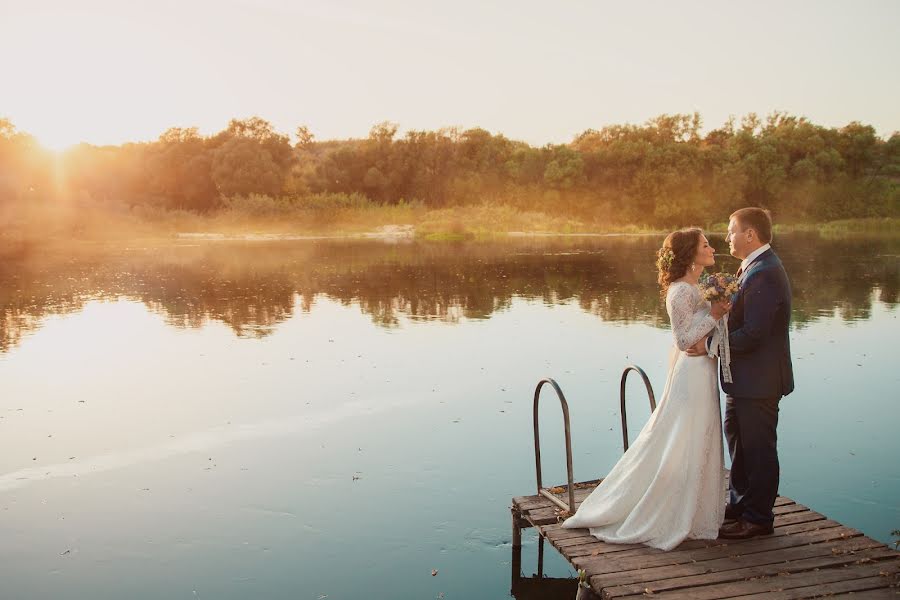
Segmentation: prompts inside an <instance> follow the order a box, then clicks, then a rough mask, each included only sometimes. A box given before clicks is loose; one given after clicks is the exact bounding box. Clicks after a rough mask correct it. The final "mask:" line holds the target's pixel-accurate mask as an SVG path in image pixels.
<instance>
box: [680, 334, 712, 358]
mask: <svg viewBox="0 0 900 600" xmlns="http://www.w3.org/2000/svg"><path fill="white" fill-rule="evenodd" d="M706 339H707V338H703V339H701V340H700V341H699V342H697V343H696V344H694V345H693V346H691V347H690V348H688V349H687V350H685V351H684V353H685V354H687V355H688V356H706V354H707V353H706Z"/></svg>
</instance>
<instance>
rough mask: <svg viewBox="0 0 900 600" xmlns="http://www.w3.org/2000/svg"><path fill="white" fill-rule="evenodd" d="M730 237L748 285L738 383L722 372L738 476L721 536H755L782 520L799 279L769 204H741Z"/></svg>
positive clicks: (735, 326)
mask: <svg viewBox="0 0 900 600" xmlns="http://www.w3.org/2000/svg"><path fill="white" fill-rule="evenodd" d="M725 240H726V241H727V242H728V244H729V249H730V250H731V255H732V256H734V257H735V258H739V259H741V267H740V269H738V273H737V276H738V281H739V282H740V290H739V291H738V293H737V295H736V297H735V299H734V303H733V306H732V309H731V312H730V313H729V314H728V331H729V344H730V351H731V374H732V381H733V383H726V382H725V378H724V377H722V389H723V390H724V391H725V393H726V398H725V438H726V440H727V441H728V451H729V453H730V454H731V482H730V489H729V502H728V506H727V507H726V509H725V524H724V525H723V526H722V528H721V529H720V530H719V537H722V538H727V539H747V538H752V537H756V536H759V535H767V534H770V533H772V524H773V522H774V520H775V517H774V514H773V513H772V507H773V506H774V504H775V498H776V496H777V495H778V474H779V469H778V447H777V435H776V428H777V426H778V402H779V401H780V400H781V397H782V396H786V395H788V394H790V393H791V392H792V391H793V390H794V375H793V370H792V368H791V356H790V341H789V339H788V325H789V324H790V320H791V286H790V283H789V282H788V278H787V274H786V273H785V271H784V266H782V264H781V260H779V258H778V256H777V255H776V254H775V252H773V251H772V249H771V248H770V247H769V242H770V241H771V240H772V220H771V218H770V217H769V213H768V211H766V210H763V209H761V208H742V209H740V210H738V211H735V212H734V213H733V214H732V215H731V218H730V220H729V222H728V235H727V236H726V237H725ZM707 344H708V342H707ZM705 350H706V349H705V348H703V349H700V351H699V353H701V354H705V353H706V352H705ZM694 352H695V353H696V352H698V350H694Z"/></svg>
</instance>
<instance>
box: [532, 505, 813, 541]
mask: <svg viewBox="0 0 900 600" xmlns="http://www.w3.org/2000/svg"><path fill="white" fill-rule="evenodd" d="M808 510H809V509H808V508H806V507H805V506H803V505H802V504H787V505H782V506H778V507H776V508H775V514H776V516H777V515H786V514H791V513H795V512H802V511H808ZM542 530H543V531H542V534H543V535H544V537H545V538H547V539H548V540H549V541H551V542H556V541H562V540H566V539H570V538H583V537H586V536H588V537H591V538H593V536H591V534H590V532H589V530H588V529H586V528H579V529H563V528H562V526H561V525H555V526H549V525H548V526H546V527H543V528H542ZM594 539H596V538H594ZM566 545H570V544H561V546H566Z"/></svg>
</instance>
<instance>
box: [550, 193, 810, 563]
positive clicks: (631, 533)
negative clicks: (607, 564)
mask: <svg viewBox="0 0 900 600" xmlns="http://www.w3.org/2000/svg"><path fill="white" fill-rule="evenodd" d="M771 239H772V221H771V219H770V217H769V213H768V212H767V211H765V210H763V209H760V208H742V209H740V210H738V211H736V212H735V213H733V214H732V215H731V217H730V220H729V223H728V235H727V237H726V241H727V242H728V244H729V249H730V251H731V254H732V255H733V256H734V257H736V258H739V259H741V261H742V262H741V267H740V269H739V270H738V273H737V279H738V283H739V288H738V292H737V294H735V296H734V297H733V301H732V302H729V301H718V302H713V303H710V302H708V301H706V300H704V299H703V297H702V295H701V292H700V288H699V287H698V283H699V280H700V275H701V273H702V272H703V270H704V268H706V267H711V266H712V265H714V264H715V258H714V253H715V251H714V249H713V248H712V246H710V244H709V241H708V240H707V239H706V237H705V236H704V235H703V232H702V231H700V230H699V229H682V230H679V231H675V232H673V233H671V234H669V236H668V237H666V239H665V241H664V242H663V247H662V248H661V249H660V250H659V253H658V254H659V259H658V261H657V266H658V269H659V284H660V286H661V287H662V291H663V293H664V294H665V297H666V310H667V311H668V313H669V318H670V320H671V324H672V334H673V335H674V338H675V346H674V347H673V349H672V355H671V357H670V362H669V369H668V373H667V376H666V385H665V389H664V391H663V394H662V397H661V399H660V401H659V405H658V406H657V408H656V410H655V411H654V412H653V414H651V415H650V419H649V420H648V421H647V424H646V425H645V426H644V428H643V429H642V430H641V433H640V435H639V436H638V438H637V439H636V440H635V442H634V444H633V445H631V446H630V447H629V448H628V451H627V452H626V453H625V454H624V455H623V456H622V458H621V459H620V460H619V461H618V463H616V465H615V466H614V467H613V469H612V471H610V473H609V475H607V477H606V478H605V479H604V480H603V482H602V483H601V484H600V485H599V486H597V488H596V489H595V490H594V491H593V492H592V493H591V495H590V496H588V497H587V498H586V499H585V500H584V502H583V503H582V504H581V506H580V507H579V508H578V511H577V512H576V513H575V514H574V515H573V516H572V517H570V518H569V519H567V520H566V522H565V523H564V524H563V527H566V528H589V529H590V532H591V534H592V535H594V536H595V537H597V538H598V539H601V540H603V541H607V542H613V543H623V544H631V543H643V544H647V545H649V546H653V547H655V548H660V549H663V550H670V549H672V548H675V547H676V546H678V545H679V544H680V543H681V542H682V541H683V540H685V539H687V538H691V539H715V538H718V537H722V538H729V539H746V538H751V537H756V536H759V535H767V534H771V533H772V524H773V521H774V515H773V512H772V507H773V506H774V504H775V498H776V496H777V495H778V476H779V467H778V450H777V443H776V427H777V425H778V403H779V401H780V400H781V397H782V396H785V395H787V394H789V393H791V391H793V389H794V379H793V372H792V369H791V358H790V343H789V340H788V325H789V323H790V316H791V289H790V283H789V282H788V278H787V274H786V273H785V271H784V267H783V266H782V264H781V261H780V260H779V258H778V256H777V255H776V254H775V253H774V252H773V251H772V249H771V248H770V247H769V242H770V241H771ZM726 325H727V327H726ZM716 358H719V361H717V360H716ZM717 362H718V363H719V364H718V366H717ZM719 375H720V376H721V380H722V389H723V391H724V392H725V393H726V400H725V420H724V427H725V437H726V439H727V441H728V450H729V453H730V455H731V476H730V482H729V489H728V497H727V500H726V498H725V469H724V464H723V463H724V460H723V449H722V420H721V411H720V408H719V381H718V380H719Z"/></svg>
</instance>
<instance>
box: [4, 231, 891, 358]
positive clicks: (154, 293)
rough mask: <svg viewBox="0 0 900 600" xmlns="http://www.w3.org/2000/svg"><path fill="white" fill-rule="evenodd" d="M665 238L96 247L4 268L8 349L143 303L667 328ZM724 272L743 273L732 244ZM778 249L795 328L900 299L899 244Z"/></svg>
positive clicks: (177, 312) (272, 324)
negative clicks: (570, 312) (344, 308)
mask: <svg viewBox="0 0 900 600" xmlns="http://www.w3.org/2000/svg"><path fill="white" fill-rule="evenodd" d="M661 239H662V238H661V236H633V237H605V238H590V239H586V238H576V239H552V238H551V239H521V240H509V241H502V242H473V243H466V244H450V243H415V242H414V243H408V244H384V243H381V242H373V241H350V240H348V241H340V242H332V241H329V242H323V241H304V242H255V243H238V242H229V243H214V242H210V243H206V244H201V245H186V244H172V245H168V246H153V247H131V248H124V247H96V246H89V247H88V246H85V247H76V248H74V249H68V250H67V251H54V252H39V253H38V252H34V253H29V254H28V255H26V256H19V257H7V258H6V260H4V261H3V262H2V264H0V351H4V352H5V351H8V350H9V349H11V348H12V347H14V346H16V345H17V344H19V343H20V342H21V340H22V338H23V337H24V336H26V335H27V334H28V333H30V332H32V331H34V330H36V329H37V328H39V327H40V326H41V323H42V322H43V320H44V318H45V317H47V316H50V315H55V314H66V313H71V312H74V311H78V310H80V309H81V308H82V307H83V306H84V304H85V303H86V302H88V301H91V300H97V299H99V300H108V299H118V298H126V299H131V300H137V301H140V302H143V303H144V304H145V305H146V306H147V307H148V308H149V309H150V310H152V311H154V312H156V313H159V314H161V315H163V316H164V317H165V319H166V321H167V322H168V323H169V324H171V325H172V326H175V327H192V328H196V327H202V326H203V325H204V324H205V323H207V322H209V321H220V322H223V323H226V324H227V325H228V326H229V327H231V329H232V330H233V331H234V332H235V334H236V335H238V336H242V337H263V336H266V335H269V334H270V333H272V332H273V331H274V330H275V329H276V328H277V326H278V324H279V323H281V322H283V321H285V320H286V319H288V318H290V317H291V316H292V315H293V314H294V313H295V311H298V310H299V311H303V312H310V311H314V310H315V304H316V300H317V298H321V297H325V298H328V299H333V300H337V301H339V302H341V303H342V304H344V305H358V306H359V308H360V310H361V311H362V312H363V313H365V314H367V315H370V316H371V318H372V320H373V322H374V323H376V324H377V325H379V326H383V327H397V326H398V325H399V323H400V322H401V320H402V319H409V320H411V321H417V320H439V321H444V322H447V323H455V322H458V321H459V320H460V319H485V318H489V317H490V316H491V315H492V314H494V313H495V312H497V311H503V310H506V309H508V308H509V307H510V305H511V303H512V301H513V298H523V299H527V300H532V301H539V302H543V303H546V304H561V303H571V302H577V303H578V305H579V306H580V307H581V308H582V309H583V310H585V311H588V312H590V313H592V314H595V315H597V316H598V317H600V318H601V319H603V320H606V321H618V322H624V323H632V322H638V323H647V324H652V325H654V326H666V325H667V317H666V314H665V309H664V307H663V305H662V303H661V301H660V296H659V292H658V288H657V285H656V274H655V271H654V265H653V262H654V257H655V254H654V252H655V250H656V248H657V247H658V246H659V244H660V242H661ZM712 242H713V244H714V245H715V246H716V247H717V248H718V249H719V250H720V252H722V253H723V254H721V255H720V256H719V257H718V259H719V264H718V266H717V269H721V270H728V271H734V270H735V269H736V267H737V261H736V260H735V259H733V258H731V257H730V256H727V246H726V244H725V243H724V241H723V240H722V239H721V237H718V238H717V237H715V236H713V237H712ZM776 249H777V250H778V252H779V254H780V255H781V257H782V259H783V260H784V263H785V266H786V268H787V270H788V273H789V275H790V277H791V280H792V283H793V287H794V325H795V327H802V326H803V324H805V323H807V322H810V321H813V320H816V319H818V318H821V317H824V316H829V317H830V316H834V315H835V314H836V315H838V316H839V317H840V318H842V319H844V320H864V319H868V318H870V315H871V310H872V307H873V303H875V302H881V303H883V304H884V305H886V306H887V307H888V308H890V309H894V308H895V307H896V305H897V303H898V300H900V258H898V257H900V240H898V239H894V238H877V239H873V238H868V237H866V238H864V237H856V238H846V239H834V240H829V239H823V238H820V237H819V236H816V235H799V234H793V235H783V236H780V237H779V238H778V239H776Z"/></svg>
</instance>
